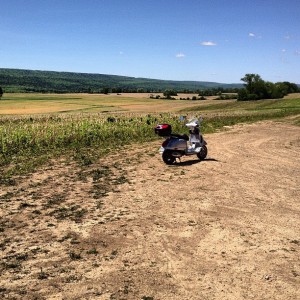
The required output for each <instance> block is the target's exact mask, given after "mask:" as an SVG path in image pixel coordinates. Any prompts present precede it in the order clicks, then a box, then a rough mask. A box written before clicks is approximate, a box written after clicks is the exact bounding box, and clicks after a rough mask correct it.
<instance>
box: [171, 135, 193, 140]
mask: <svg viewBox="0 0 300 300" xmlns="http://www.w3.org/2000/svg"><path fill="white" fill-rule="evenodd" d="M171 137H174V138H177V139H182V140H185V141H188V140H189V137H188V136H187V135H186V134H176V133H172V134H171Z"/></svg>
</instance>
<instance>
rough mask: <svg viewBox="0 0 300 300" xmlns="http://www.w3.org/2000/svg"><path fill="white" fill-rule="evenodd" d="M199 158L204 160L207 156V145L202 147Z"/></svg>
mask: <svg viewBox="0 0 300 300" xmlns="http://www.w3.org/2000/svg"><path fill="white" fill-rule="evenodd" d="M197 156H198V158H199V159H200V160H204V159H205V158H206V156H207V147H206V146H205V145H203V146H202V147H201V150H200V152H199V153H197Z"/></svg>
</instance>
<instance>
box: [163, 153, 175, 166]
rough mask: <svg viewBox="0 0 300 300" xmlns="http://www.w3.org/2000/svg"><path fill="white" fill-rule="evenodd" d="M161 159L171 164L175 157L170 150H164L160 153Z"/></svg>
mask: <svg viewBox="0 0 300 300" xmlns="http://www.w3.org/2000/svg"><path fill="white" fill-rule="evenodd" d="M162 159H163V161H164V163H165V164H167V165H172V164H173V163H174V162H175V160H176V158H175V157H174V156H173V155H172V152H171V151H168V150H165V151H164V152H163V154H162Z"/></svg>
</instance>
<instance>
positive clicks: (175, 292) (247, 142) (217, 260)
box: [0, 122, 300, 300]
mask: <svg viewBox="0 0 300 300" xmlns="http://www.w3.org/2000/svg"><path fill="white" fill-rule="evenodd" d="M205 138H206V140H207V142H208V150H209V154H208V159H207V160H205V161H203V162H199V161H198V160H194V159H193V158H191V157H189V158H184V159H182V162H181V163H178V164H176V165H174V166H167V165H165V164H163V162H162V161H161V158H160V155H159V153H158V152H157V149H158V147H159V146H160V142H155V143H151V145H148V146H147V147H146V149H143V148H142V147H137V148H136V149H134V150H130V149H127V150H125V151H123V153H120V154H119V155H114V157H113V158H110V160H102V161H100V162H98V163H96V164H92V165H90V166H86V167H84V168H83V169H81V168H79V167H78V166H75V165H73V164H68V163H65V162H60V163H59V164H58V163H57V162H55V163H53V165H52V166H49V167H48V168H47V169H43V170H40V171H39V172H37V173H35V174H33V175H32V176H29V177H27V178H23V179H19V180H17V186H10V187H9V186H2V187H1V191H0V205H1V211H0V215H1V223H0V232H1V241H0V242H1V244H0V246H1V265H0V271H1V278H0V296H1V298H2V299H3V298H4V299H101V300H104V299H144V300H158V299H161V300H162V299H164V300H165V299H172V300H191V299H195V300H196V299H216V300H218V299H222V300H223V299H230V300H231V299H256V300H258V299H282V300H288V299H293V300H295V299H300V188H299V186H300V159H299V157H300V155H299V154H300V151H299V147H300V130H299V127H296V126H293V125H288V124H283V123H275V122H261V123H256V124H252V125H239V126H235V127H233V128H228V130H227V131H224V132H220V133H216V134H212V135H207V136H205ZM112 162H113V163H112Z"/></svg>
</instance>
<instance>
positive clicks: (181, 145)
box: [165, 139, 187, 151]
mask: <svg viewBox="0 0 300 300" xmlns="http://www.w3.org/2000/svg"><path fill="white" fill-rule="evenodd" d="M186 148H187V142H186V141H185V140H183V139H171V140H170V141H169V143H168V145H167V146H166V147H165V149H168V150H180V151H185V150H186Z"/></svg>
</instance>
